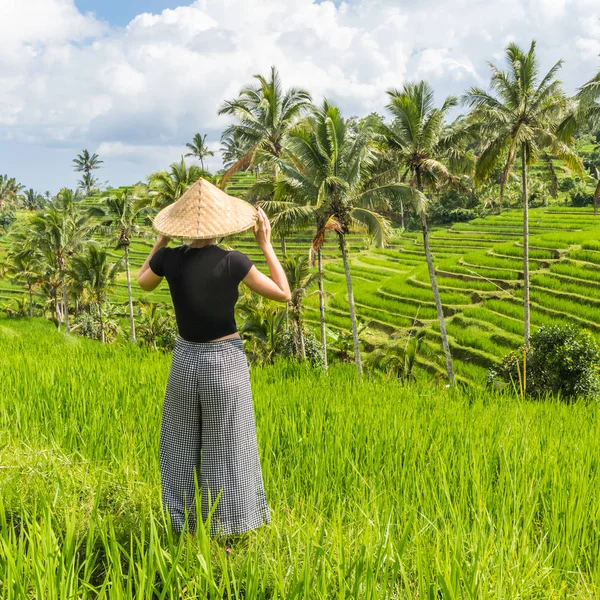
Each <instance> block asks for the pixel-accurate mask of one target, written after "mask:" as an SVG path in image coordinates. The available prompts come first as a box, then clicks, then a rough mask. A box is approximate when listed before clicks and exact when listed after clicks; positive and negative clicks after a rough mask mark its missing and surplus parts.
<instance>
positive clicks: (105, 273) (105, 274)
mask: <svg viewBox="0 0 600 600" xmlns="http://www.w3.org/2000/svg"><path fill="white" fill-rule="evenodd" d="M119 269H120V264H119V262H116V263H111V262H109V257H108V254H107V252H106V250H105V249H104V248H100V247H99V246H98V245H97V244H90V245H89V246H88V247H87V248H86V250H85V252H84V253H83V254H81V255H78V256H75V257H73V259H72V260H71V274H72V276H73V278H74V279H76V280H78V281H79V282H80V283H82V284H83V285H84V286H85V287H87V288H88V289H89V291H90V293H91V295H92V297H93V299H94V301H95V302H96V305H97V306H98V311H99V313H100V335H101V337H102V343H105V342H106V335H105V330H104V318H103V312H102V309H103V304H104V300H105V299H106V295H107V293H108V292H109V291H110V288H111V286H112V285H114V283H115V279H116V276H117V273H118V272H119Z"/></svg>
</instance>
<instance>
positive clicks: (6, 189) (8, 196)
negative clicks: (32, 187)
mask: <svg viewBox="0 0 600 600" xmlns="http://www.w3.org/2000/svg"><path fill="white" fill-rule="evenodd" d="M24 187H25V186H23V185H21V184H20V183H17V181H16V179H15V178H14V177H9V176H8V175H0V210H4V209H5V208H9V209H16V208H17V204H18V198H19V194H20V193H21V191H22V190H23V189H24Z"/></svg>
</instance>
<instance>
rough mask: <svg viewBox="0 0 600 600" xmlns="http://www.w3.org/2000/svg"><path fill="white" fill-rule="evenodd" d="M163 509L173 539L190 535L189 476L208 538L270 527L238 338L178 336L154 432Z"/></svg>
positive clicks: (192, 525) (192, 504)
mask: <svg viewBox="0 0 600 600" xmlns="http://www.w3.org/2000/svg"><path fill="white" fill-rule="evenodd" d="M160 471H161V482H162V500H163V507H164V508H165V509H166V510H168V514H169V516H170V518H171V522H172V524H173V528H174V529H175V530H176V531H178V532H180V531H181V530H182V529H183V527H184V521H185V513H186V510H187V513H188V525H189V529H190V531H195V529H196V506H195V500H194V473H196V477H197V481H198V488H199V490H200V491H201V512H202V520H203V521H206V519H207V517H208V513H209V510H210V508H211V507H213V505H214V503H215V501H216V499H217V495H218V494H219V492H221V497H220V498H219V501H218V503H216V508H215V511H214V513H213V514H212V516H211V526H210V535H211V536H214V535H217V534H218V533H221V534H225V535H227V534H239V533H243V532H245V531H248V530H250V529H254V528H256V527H258V526H260V525H262V524H265V523H270V522H271V515H270V512H269V506H268V504H267V500H266V497H265V490H264V485H263V479H262V472H261V467H260V459H259V455H258V445H257V440H256V422H255V417H254V407H253V404H252V390H251V388H250V375H249V364H248V360H247V358H246V354H245V352H244V346H243V343H242V340H241V339H240V338H229V339H226V340H219V341H217V342H188V341H186V340H184V339H183V338H181V337H179V336H178V337H177V343H176V345H175V349H174V351H173V359H172V363H171V370H170V373H169V379H168V383H167V389H166V393H165V399H164V405H163V413H162V424H161V431H160Z"/></svg>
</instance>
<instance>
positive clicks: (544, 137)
mask: <svg viewBox="0 0 600 600" xmlns="http://www.w3.org/2000/svg"><path fill="white" fill-rule="evenodd" d="M506 58H507V62H508V70H507V71H502V70H500V69H498V68H497V67H496V66H494V65H493V64H491V63H488V64H489V66H490V69H491V71H492V80H491V88H492V91H493V92H496V96H494V95H492V94H488V93H487V92H486V91H484V90H482V89H480V88H477V87H472V88H470V90H469V91H468V92H467V93H466V94H465V95H464V96H463V97H462V101H463V103H464V104H467V105H468V106H470V107H474V109H473V112H472V114H471V119H472V120H473V122H475V123H476V124H477V126H478V130H479V135H480V140H481V142H482V147H483V150H482V152H481V154H480V156H479V157H478V159H477V164H476V167H475V177H476V179H478V180H483V179H485V178H486V177H487V176H488V175H489V174H490V173H491V172H492V170H493V169H494V168H495V167H496V165H497V164H499V163H500V162H503V164H504V171H503V175H502V178H501V182H500V199H502V194H503V192H504V185H505V183H506V181H507V179H508V177H509V175H510V173H511V171H512V169H513V167H514V164H515V161H516V158H517V155H519V154H520V157H521V184H522V198H523V304H524V323H525V345H526V346H528V345H529V337H530V332H531V317H530V305H529V304H530V302H529V198H528V189H527V174H528V173H527V169H528V167H530V166H531V165H533V164H534V163H535V162H536V161H537V160H538V159H539V158H540V156H543V154H544V152H548V153H549V154H551V155H552V156H554V157H556V158H557V159H560V160H562V161H564V162H565V164H566V165H567V167H569V168H571V169H573V170H575V171H577V172H579V173H583V165H582V163H581V159H580V158H579V156H578V155H577V153H576V152H575V150H574V149H573V143H574V139H573V138H572V136H570V137H568V141H567V142H565V141H564V140H565V139H567V136H566V135H565V130H564V127H563V129H561V128H560V126H561V122H562V120H563V119H564V117H565V114H566V113H568V108H569V104H568V102H567V98H566V97H565V94H564V92H563V90H562V87H561V82H560V81H558V80H557V79H556V78H555V75H556V73H557V71H558V70H559V68H560V67H561V65H562V62H563V61H562V60H559V61H558V62H557V63H556V64H555V65H554V66H553V67H552V68H551V69H550V70H549V71H548V73H546V75H545V76H544V77H543V78H542V80H541V81H539V78H538V66H537V58H536V55H535V40H534V41H532V42H531V46H530V47H529V51H528V52H527V53H525V52H523V50H522V49H521V48H520V47H519V46H517V45H516V44H514V43H511V44H509V45H508V47H507V49H506Z"/></svg>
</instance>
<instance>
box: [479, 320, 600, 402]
mask: <svg viewBox="0 0 600 600" xmlns="http://www.w3.org/2000/svg"><path fill="white" fill-rule="evenodd" d="M525 354H526V356H527V362H526V384H525V388H526V390H525V391H526V393H527V394H528V395H531V396H534V397H543V396H545V395H547V394H553V395H557V396H560V397H561V398H562V399H564V400H573V399H575V398H577V397H585V398H597V397H598V396H599V395H600V375H599V373H598V363H599V362H600V350H599V349H598V346H597V344H596V342H595V340H594V338H593V337H592V335H591V333H590V332H589V331H587V330H585V329H581V328H579V327H575V326H573V325H571V324H567V325H544V326H542V327H540V329H539V330H538V331H537V332H536V333H534V334H533V335H532V336H531V338H530V348H529V350H528V351H526V350H525V347H524V346H522V347H521V348H519V350H515V351H513V352H511V353H509V354H508V355H506V356H505V357H504V359H503V360H502V363H501V365H500V366H499V367H492V368H491V369H490V370H489V372H488V383H490V384H499V385H500V386H505V385H507V384H514V385H515V386H516V387H517V388H518V389H520V388H521V384H520V382H521V381H522V377H523V366H524V364H523V363H524V361H523V357H524V355H525Z"/></svg>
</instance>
